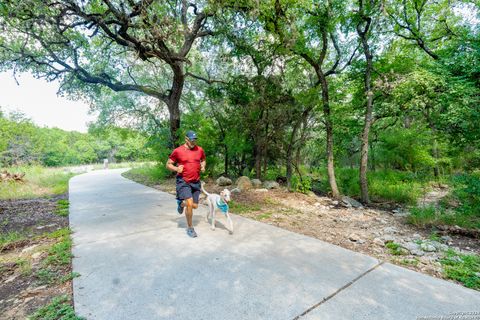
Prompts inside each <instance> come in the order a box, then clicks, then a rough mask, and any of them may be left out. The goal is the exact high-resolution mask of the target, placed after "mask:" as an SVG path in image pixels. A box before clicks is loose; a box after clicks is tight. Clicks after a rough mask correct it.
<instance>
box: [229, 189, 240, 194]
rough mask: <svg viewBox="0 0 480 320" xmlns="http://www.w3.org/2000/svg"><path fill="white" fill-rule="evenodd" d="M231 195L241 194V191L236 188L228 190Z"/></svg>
mask: <svg viewBox="0 0 480 320" xmlns="http://www.w3.org/2000/svg"><path fill="white" fill-rule="evenodd" d="M230 192H231V193H240V192H242V190H240V189H238V188H234V189H232V190H230Z"/></svg>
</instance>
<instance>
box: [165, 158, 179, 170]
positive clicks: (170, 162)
mask: <svg viewBox="0 0 480 320" xmlns="http://www.w3.org/2000/svg"><path fill="white" fill-rule="evenodd" d="M166 167H167V169H168V170H170V171H173V172H176V173H182V172H183V166H182V165H179V166H178V167H176V166H175V165H174V162H173V160H172V159H170V158H168V160H167V165H166Z"/></svg>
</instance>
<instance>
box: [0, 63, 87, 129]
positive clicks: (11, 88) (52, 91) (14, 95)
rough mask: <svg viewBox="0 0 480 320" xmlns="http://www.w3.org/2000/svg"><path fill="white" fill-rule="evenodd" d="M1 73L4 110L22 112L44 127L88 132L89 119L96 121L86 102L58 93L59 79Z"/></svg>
mask: <svg viewBox="0 0 480 320" xmlns="http://www.w3.org/2000/svg"><path fill="white" fill-rule="evenodd" d="M17 80H18V83H19V85H17V83H16V82H15V79H14V78H13V75H12V72H2V73H0V107H1V109H2V111H4V112H5V111H7V113H8V112H9V111H20V112H22V113H24V114H25V115H26V116H27V117H28V118H30V119H32V121H33V122H34V123H35V124H37V125H39V126H41V127H45V126H46V127H50V128H53V127H56V128H60V129H63V130H67V131H79V132H87V130H88V128H87V122H91V121H94V120H95V116H93V115H89V114H88V110H89V107H88V105H87V104H85V103H84V102H82V101H70V100H68V99H66V98H63V97H60V96H57V91H58V88H59V83H58V82H47V81H45V80H43V79H35V78H34V77H33V76H32V75H30V74H28V73H23V74H20V75H17Z"/></svg>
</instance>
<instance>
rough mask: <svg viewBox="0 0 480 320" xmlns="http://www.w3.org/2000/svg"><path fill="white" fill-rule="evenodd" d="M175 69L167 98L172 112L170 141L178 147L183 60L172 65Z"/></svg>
mask: <svg viewBox="0 0 480 320" xmlns="http://www.w3.org/2000/svg"><path fill="white" fill-rule="evenodd" d="M171 68H172V71H173V83H172V88H171V90H170V94H169V95H168V99H167V106H168V111H169V113H170V139H171V140H170V141H171V144H172V146H173V147H174V148H176V147H178V146H179V145H180V144H181V142H180V143H179V141H178V139H179V136H178V129H180V98H181V97H182V92H183V86H184V84H185V74H184V72H183V62H176V63H175V64H173V65H171Z"/></svg>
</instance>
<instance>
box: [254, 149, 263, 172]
mask: <svg viewBox="0 0 480 320" xmlns="http://www.w3.org/2000/svg"><path fill="white" fill-rule="evenodd" d="M255 178H257V179H261V178H262V147H261V144H260V143H259V142H257V143H256V145H255Z"/></svg>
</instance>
